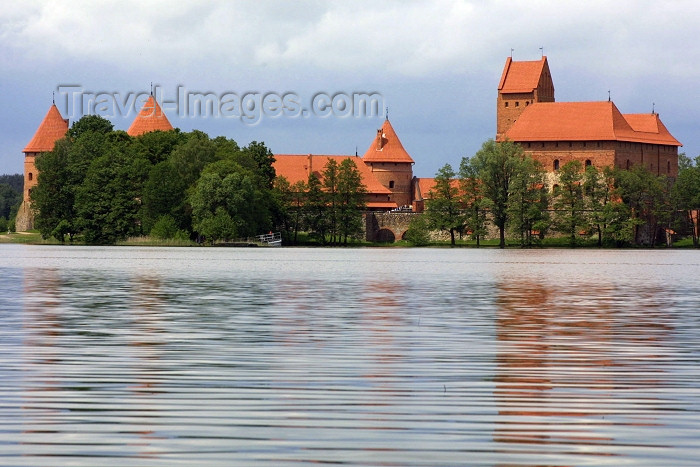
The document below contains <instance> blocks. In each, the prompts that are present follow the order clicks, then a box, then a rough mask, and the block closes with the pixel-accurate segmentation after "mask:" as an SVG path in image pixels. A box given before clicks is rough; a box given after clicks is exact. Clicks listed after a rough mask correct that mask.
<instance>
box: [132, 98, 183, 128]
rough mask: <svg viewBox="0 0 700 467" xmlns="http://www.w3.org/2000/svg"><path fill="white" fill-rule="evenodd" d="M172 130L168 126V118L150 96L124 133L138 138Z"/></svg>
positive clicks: (169, 125)
mask: <svg viewBox="0 0 700 467" xmlns="http://www.w3.org/2000/svg"><path fill="white" fill-rule="evenodd" d="M172 129H173V126H172V125H171V124H170V121H169V120H168V117H166V116H165V113H163V109H161V108H160V105H158V102H157V101H156V99H155V97H153V94H151V95H150V96H149V97H148V100H147V101H146V103H145V104H144V105H143V107H142V108H141V111H140V112H139V114H138V115H137V116H136V118H134V121H133V122H132V123H131V126H130V127H129V129H128V130H127V131H126V132H127V133H128V134H129V135H130V136H140V135H142V134H144V133H149V132H151V131H158V130H160V131H169V130H172Z"/></svg>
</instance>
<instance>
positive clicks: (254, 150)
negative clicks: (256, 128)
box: [241, 141, 276, 188]
mask: <svg viewBox="0 0 700 467" xmlns="http://www.w3.org/2000/svg"><path fill="white" fill-rule="evenodd" d="M241 152H242V154H243V155H244V156H249V157H250V158H252V159H253V160H254V161H255V164H256V168H257V172H258V173H259V174H260V175H261V176H262V178H263V180H264V182H265V183H266V184H267V187H268V188H272V186H273V184H274V182H275V175H276V174H275V168H274V167H273V166H272V164H273V163H274V162H275V156H274V155H273V154H272V151H270V150H269V149H268V148H267V147H266V146H265V143H258V142H257V141H253V142H251V143H250V144H249V145H248V146H247V147H246V148H244V149H243V150H242V151H241Z"/></svg>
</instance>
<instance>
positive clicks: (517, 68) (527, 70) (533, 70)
mask: <svg viewBox="0 0 700 467" xmlns="http://www.w3.org/2000/svg"><path fill="white" fill-rule="evenodd" d="M545 66H547V57H542V58H541V59H540V60H534V61H523V62H514V61H513V59H512V58H511V57H508V58H507V59H506V64H505V66H504V67H503V73H502V74H501V81H500V82H499V83H498V90H499V91H500V92H502V93H504V94H509V93H521V92H532V91H533V90H534V89H535V88H536V87H537V85H538V84H539V82H540V76H542V71H543V70H544V68H545Z"/></svg>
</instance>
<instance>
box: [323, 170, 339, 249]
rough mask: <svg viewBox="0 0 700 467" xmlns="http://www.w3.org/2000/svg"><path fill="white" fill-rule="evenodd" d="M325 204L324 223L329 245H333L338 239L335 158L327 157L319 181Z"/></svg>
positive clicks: (337, 197) (337, 196)
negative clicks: (326, 228) (326, 227)
mask: <svg viewBox="0 0 700 467" xmlns="http://www.w3.org/2000/svg"><path fill="white" fill-rule="evenodd" d="M321 184H322V187H323V196H322V199H323V200H324V205H325V207H326V208H325V217H326V225H327V226H328V235H329V236H330V240H329V241H330V243H331V245H335V244H336V241H337V239H338V216H339V205H340V195H339V192H338V162H336V160H335V159H331V158H329V159H328V162H327V163H326V165H325V166H324V168H323V178H322V181H321Z"/></svg>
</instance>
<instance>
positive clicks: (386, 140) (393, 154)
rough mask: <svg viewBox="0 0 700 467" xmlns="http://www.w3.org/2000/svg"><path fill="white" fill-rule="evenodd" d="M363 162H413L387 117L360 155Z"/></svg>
mask: <svg viewBox="0 0 700 467" xmlns="http://www.w3.org/2000/svg"><path fill="white" fill-rule="evenodd" d="M362 160H363V161H364V162H369V163H371V162H402V163H410V164H413V163H414V161H413V159H411V156H409V155H408V152H406V150H405V149H404V148H403V145H402V144H401V141H400V140H399V137H398V136H397V135H396V132H395V131H394V128H393V127H392V126H391V123H390V122H389V119H388V118H387V119H386V120H384V124H383V125H382V127H381V128H380V129H379V130H377V136H376V137H375V139H374V141H372V144H371V145H370V146H369V149H367V152H366V153H365V155H364V156H363V157H362Z"/></svg>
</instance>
